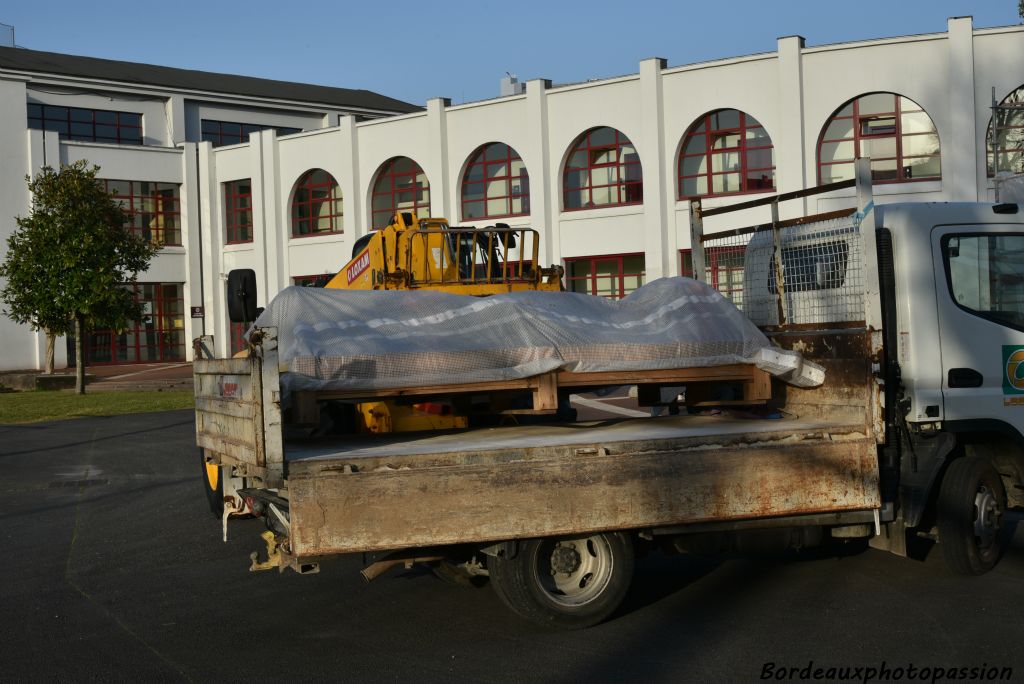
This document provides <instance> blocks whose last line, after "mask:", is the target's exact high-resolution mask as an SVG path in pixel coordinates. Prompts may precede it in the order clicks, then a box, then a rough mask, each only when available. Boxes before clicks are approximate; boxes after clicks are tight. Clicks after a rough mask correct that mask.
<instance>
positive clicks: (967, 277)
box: [942, 233, 1024, 330]
mask: <svg viewBox="0 0 1024 684" xmlns="http://www.w3.org/2000/svg"><path fill="white" fill-rule="evenodd" d="M942 251H943V254H944V256H945V260H946V273H947V277H948V278H949V288H950V293H951V294H952V296H953V300H954V301H955V302H956V303H957V304H958V305H959V306H960V307H961V308H963V309H966V310H967V311H969V312H971V313H973V314H976V315H978V316H980V317H982V318H987V319H989V320H990V321H993V322H995V323H999V324H1001V325H1006V326H1009V327H1011V328H1016V329H1018V330H1024V235H1008V234H1005V233H1003V234H999V235H995V234H990V235H953V236H948V237H946V238H945V239H944V240H943V245H942Z"/></svg>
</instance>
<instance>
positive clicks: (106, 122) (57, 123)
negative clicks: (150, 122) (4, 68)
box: [28, 102, 142, 145]
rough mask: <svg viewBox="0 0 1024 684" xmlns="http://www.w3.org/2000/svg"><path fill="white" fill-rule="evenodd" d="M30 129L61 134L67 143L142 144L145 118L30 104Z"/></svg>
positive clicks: (117, 113) (125, 113) (131, 114)
mask: <svg viewBox="0 0 1024 684" xmlns="http://www.w3.org/2000/svg"><path fill="white" fill-rule="evenodd" d="M28 127H29V128H35V129H39V130H44V131H57V134H58V136H59V137H60V138H63V139H64V140H82V141H85V142H98V143H111V144H115V145H141V144H142V114H139V113H136V112H118V111H114V110H110V109H86V108H84V107H66V106H63V105H48V104H37V103H34V102H30V103H29V104H28Z"/></svg>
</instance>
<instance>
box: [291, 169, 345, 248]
mask: <svg viewBox="0 0 1024 684" xmlns="http://www.w3.org/2000/svg"><path fill="white" fill-rule="evenodd" d="M342 214H343V211H342V204H341V188H339V187H338V181H336V180H334V176H332V175H331V174H329V173H327V172H326V171H324V170H323V169H313V170H312V171H307V172H306V173H305V174H303V176H302V178H300V179H299V182H298V183H297V184H296V186H295V196H294V197H293V198H292V237H306V236H310V235H327V234H329V233H340V232H342V220H341V219H342Z"/></svg>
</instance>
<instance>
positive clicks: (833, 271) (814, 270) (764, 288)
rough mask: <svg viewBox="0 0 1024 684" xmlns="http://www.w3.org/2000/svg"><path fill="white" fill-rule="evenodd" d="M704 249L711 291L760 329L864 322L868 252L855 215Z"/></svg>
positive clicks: (708, 240)
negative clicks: (866, 259)
mask: <svg viewBox="0 0 1024 684" xmlns="http://www.w3.org/2000/svg"><path fill="white" fill-rule="evenodd" d="M776 233H777V235H778V239H776ZM703 247H704V264H705V269H704V271H705V277H706V279H707V281H708V283H709V284H710V285H711V286H712V287H714V288H715V289H717V290H718V291H719V292H721V293H722V294H724V295H725V296H726V297H728V298H729V299H730V300H731V301H732V302H733V303H734V304H736V306H738V307H739V308H740V309H742V310H743V312H744V313H745V314H746V315H747V317H748V318H750V320H752V321H753V322H754V323H755V324H757V325H782V324H803V323H840V322H849V321H862V320H864V274H863V258H862V257H863V245H862V238H861V234H860V232H859V227H858V222H857V221H856V218H855V217H854V216H853V215H851V216H844V217H842V218H830V219H827V220H822V221H816V222H812V223H804V224H800V225H784V226H782V227H779V228H776V229H773V228H772V227H771V226H762V227H759V228H752V229H749V230H741V231H731V232H729V233H726V234H724V235H722V236H716V235H714V234H711V235H708V236H706V237H704V239H703ZM780 262H781V263H780ZM780 283H781V286H780Z"/></svg>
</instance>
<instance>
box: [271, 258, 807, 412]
mask: <svg viewBox="0 0 1024 684" xmlns="http://www.w3.org/2000/svg"><path fill="white" fill-rule="evenodd" d="M256 326H258V327H269V326H275V327H277V329H278V349H279V354H280V359H281V362H282V364H284V365H285V366H286V368H287V371H288V372H287V373H285V374H284V375H283V376H282V385H283V389H284V390H285V391H286V392H287V391H292V390H316V389H332V390H346V389H347V390H374V389H394V388H402V387H429V386H435V385H454V384H463V383H473V382H488V381H498V380H512V379H517V378H525V377H529V376H532V375H538V374H541V373H546V372H549V371H553V370H557V369H562V370H568V371H574V372H580V373H585V372H595V371H626V370H637V371H642V370H654V369H667V368H688V367H704V366H716V365H725V364H734V363H753V364H757V365H758V366H760V367H762V368H764V369H765V370H767V371H769V372H770V373H772V374H774V375H777V376H780V377H783V378H785V379H786V380H787V381H789V382H792V383H793V384H797V385H800V386H814V385H817V384H820V383H821V382H822V381H823V379H824V373H823V371H822V370H821V368H820V367H819V366H816V365H815V364H812V363H809V362H806V361H803V360H802V359H801V357H800V355H799V354H798V353H796V352H790V351H786V350H782V349H777V348H773V347H772V346H771V345H770V343H769V342H768V339H767V338H766V337H765V336H764V335H763V334H762V333H761V331H760V330H758V329H757V327H755V326H754V324H753V323H751V322H750V321H749V320H747V319H746V318H745V317H744V316H743V314H742V313H741V312H740V311H739V310H738V309H737V308H736V307H735V306H734V305H733V304H732V303H731V302H729V300H727V299H726V298H724V297H723V296H722V295H721V294H719V293H718V292H716V291H715V290H714V289H712V288H711V287H709V286H707V285H705V284H703V283H700V282H697V281H696V280H691V279H689V278H663V279H660V280H657V281H654V282H652V283H650V284H648V285H645V286H643V287H641V288H640V289H638V290H636V291H635V292H633V293H631V294H630V295H629V296H627V297H625V298H624V299H622V300H621V301H612V300H608V299H604V298H601V297H594V296H591V295H583V294H576V293H570V292H513V293H508V294H501V295H494V296H491V297H484V298H477V297H468V296H462V295H452V294H447V293H443V292H433V291H423V290H420V291H352V290H324V289H314V288H303V287H289V288H287V289H286V290H284V291H282V292H281V293H280V294H279V295H278V296H277V297H276V298H275V299H274V300H273V301H272V302H271V303H270V305H269V306H267V308H266V310H265V311H264V312H263V313H262V314H261V315H260V317H259V319H258V320H257V321H256Z"/></svg>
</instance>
